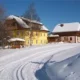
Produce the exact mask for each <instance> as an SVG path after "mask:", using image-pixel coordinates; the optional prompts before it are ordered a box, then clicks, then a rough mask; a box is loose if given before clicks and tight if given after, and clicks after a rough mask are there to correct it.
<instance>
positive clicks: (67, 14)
mask: <svg viewBox="0 0 80 80" xmlns="http://www.w3.org/2000/svg"><path fill="white" fill-rule="evenodd" d="M32 2H34V3H35V9H36V12H37V14H38V15H39V17H40V19H41V22H42V23H43V24H44V25H45V26H46V27H47V28H48V29H49V30H50V31H52V30H53V28H54V27H55V26H56V25H57V24H60V23H70V22H80V0H0V5H2V6H3V7H4V9H5V11H6V15H7V16H8V15H17V16H21V15H23V14H24V13H25V11H27V10H28V7H29V5H30V4H31V3H32Z"/></svg>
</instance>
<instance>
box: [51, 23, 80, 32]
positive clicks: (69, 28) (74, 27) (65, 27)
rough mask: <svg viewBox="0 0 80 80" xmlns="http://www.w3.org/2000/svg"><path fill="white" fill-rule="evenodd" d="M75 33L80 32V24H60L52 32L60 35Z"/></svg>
mask: <svg viewBox="0 0 80 80" xmlns="http://www.w3.org/2000/svg"><path fill="white" fill-rule="evenodd" d="M74 31H80V23H79V22H73V23H62V24H58V25H56V26H55V28H54V29H53V31H52V32H53V33H58V32H74Z"/></svg>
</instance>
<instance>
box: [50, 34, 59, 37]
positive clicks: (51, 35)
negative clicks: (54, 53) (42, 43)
mask: <svg viewBox="0 0 80 80" xmlns="http://www.w3.org/2000/svg"><path fill="white" fill-rule="evenodd" d="M49 37H59V35H53V34H50V35H49Z"/></svg>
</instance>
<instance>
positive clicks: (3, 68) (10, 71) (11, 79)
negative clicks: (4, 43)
mask: <svg viewBox="0 0 80 80" xmlns="http://www.w3.org/2000/svg"><path fill="white" fill-rule="evenodd" d="M79 47H80V44H75V43H73V44H68V43H65V44H63V43H58V44H47V45H41V46H32V47H28V48H23V49H16V50H10V49H9V50H10V51H9V50H7V49H6V50H1V51H0V55H1V53H2V54H3V55H1V56H0V80H42V78H40V77H41V75H38V74H37V71H38V70H40V69H41V70H43V68H44V66H46V63H48V62H49V61H50V60H51V62H52V63H51V64H49V66H50V65H52V64H54V61H55V62H56V63H57V62H59V61H63V60H65V59H67V58H69V57H71V56H74V55H76V54H78V53H79V52H80V50H79ZM6 53H7V54H6ZM51 56H52V57H51ZM50 58H51V59H50ZM49 59H50V60H49ZM50 67H51V66H50ZM48 68H49V67H48ZM50 69H52V67H51V68H50ZM48 70H49V69H48ZM48 70H47V72H46V73H47V74H48V77H49V76H50V74H51V73H50V70H49V71H48ZM43 71H44V70H43ZM49 73H50V74H49ZM37 75H38V76H37ZM43 77H44V78H45V76H43ZM50 77H51V76H50ZM45 79H46V78H45ZM45 79H43V80H45ZM54 79H55V78H54ZM46 80H52V78H49V79H48V78H47V79H46ZM55 80H58V79H55Z"/></svg>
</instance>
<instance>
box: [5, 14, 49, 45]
mask: <svg viewBox="0 0 80 80" xmlns="http://www.w3.org/2000/svg"><path fill="white" fill-rule="evenodd" d="M4 26H5V27H6V30H7V32H8V34H9V36H10V45H14V46H15V45H18V46H20V45H25V46H29V45H41V44H47V43H48V40H47V36H48V31H49V30H48V29H47V28H46V27H45V25H43V24H42V23H41V22H38V21H35V20H30V19H27V18H24V17H18V16H14V15H10V16H8V17H7V18H6V20H5V23H4ZM16 39H17V40H16ZM12 40H14V41H12ZM21 40H22V41H21ZM18 43H19V44H18Z"/></svg>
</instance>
